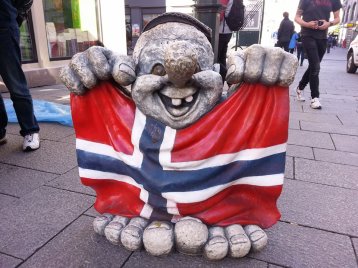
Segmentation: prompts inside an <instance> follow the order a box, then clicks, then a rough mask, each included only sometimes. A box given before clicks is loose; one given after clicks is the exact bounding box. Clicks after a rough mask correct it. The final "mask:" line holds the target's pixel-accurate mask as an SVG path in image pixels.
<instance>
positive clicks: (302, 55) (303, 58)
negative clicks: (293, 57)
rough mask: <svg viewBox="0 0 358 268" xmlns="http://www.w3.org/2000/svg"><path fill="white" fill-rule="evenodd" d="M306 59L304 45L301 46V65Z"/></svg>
mask: <svg viewBox="0 0 358 268" xmlns="http://www.w3.org/2000/svg"><path fill="white" fill-rule="evenodd" d="M304 60H305V50H304V49H303V47H302V48H301V66H302V65H303V61H304Z"/></svg>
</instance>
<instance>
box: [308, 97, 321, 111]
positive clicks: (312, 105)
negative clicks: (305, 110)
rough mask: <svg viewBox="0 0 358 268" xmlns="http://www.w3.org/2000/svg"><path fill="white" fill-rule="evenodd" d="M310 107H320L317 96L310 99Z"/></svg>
mask: <svg viewBox="0 0 358 268" xmlns="http://www.w3.org/2000/svg"><path fill="white" fill-rule="evenodd" d="M311 108H312V109H322V105H321V103H320V102H319V98H314V99H312V100H311Z"/></svg>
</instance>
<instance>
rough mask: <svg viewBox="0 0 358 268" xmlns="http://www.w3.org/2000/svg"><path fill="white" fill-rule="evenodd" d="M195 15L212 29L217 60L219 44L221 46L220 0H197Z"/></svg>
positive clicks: (212, 41) (212, 43) (212, 42)
mask: <svg viewBox="0 0 358 268" xmlns="http://www.w3.org/2000/svg"><path fill="white" fill-rule="evenodd" d="M195 2H196V4H195V5H194V8H195V12H194V13H195V17H196V18H197V19H198V20H200V21H201V22H202V23H204V24H205V25H207V26H209V27H210V28H211V30H212V40H211V45H212V47H213V51H214V60H215V62H217V57H218V46H219V25H220V9H221V4H220V1H219V0H196V1H195Z"/></svg>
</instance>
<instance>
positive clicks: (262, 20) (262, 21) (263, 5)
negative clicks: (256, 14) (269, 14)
mask: <svg viewBox="0 0 358 268" xmlns="http://www.w3.org/2000/svg"><path fill="white" fill-rule="evenodd" d="M264 15H265V0H262V16H261V26H260V38H259V44H261V38H262V31H263V26H264Z"/></svg>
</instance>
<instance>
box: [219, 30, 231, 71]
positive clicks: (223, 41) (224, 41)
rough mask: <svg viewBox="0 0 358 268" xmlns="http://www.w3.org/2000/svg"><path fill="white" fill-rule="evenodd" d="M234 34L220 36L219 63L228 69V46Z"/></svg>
mask: <svg viewBox="0 0 358 268" xmlns="http://www.w3.org/2000/svg"><path fill="white" fill-rule="evenodd" d="M231 36H232V34H231V33H229V34H219V47H218V62H219V63H221V64H222V65H224V66H225V67H226V53H227V46H228V44H229V42H230V39H231Z"/></svg>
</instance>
